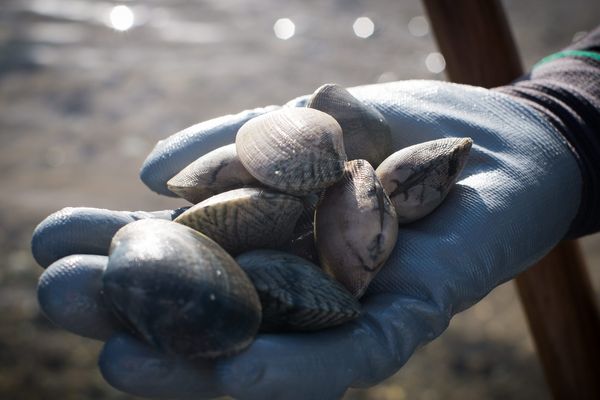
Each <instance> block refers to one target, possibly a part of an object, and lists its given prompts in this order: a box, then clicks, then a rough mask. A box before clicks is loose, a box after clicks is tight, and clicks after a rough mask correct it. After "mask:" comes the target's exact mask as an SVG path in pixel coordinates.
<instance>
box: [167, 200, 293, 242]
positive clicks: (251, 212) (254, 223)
mask: <svg viewBox="0 0 600 400" xmlns="http://www.w3.org/2000/svg"><path fill="white" fill-rule="evenodd" d="M302 209H303V206H302V201H301V200H300V199H299V198H297V197H294V196H291V195H289V194H285V193H279V192H275V191H273V190H268V189H258V188H242V189H235V190H230V191H228V192H224V193H221V194H218V195H216V196H213V197H210V198H208V199H206V200H204V201H202V202H200V203H198V204H196V205H195V206H193V207H191V208H190V209H188V210H187V211H185V212H184V213H183V214H181V215H180V216H179V217H177V218H176V219H175V222H179V223H181V224H184V225H187V226H189V227H190V228H193V229H195V230H197V231H200V232H202V233H204V234H205V235H207V236H208V237H210V238H211V239H213V240H214V241H215V242H217V243H219V245H221V246H222V247H223V248H224V249H225V250H227V251H228V252H230V253H232V254H238V253H240V252H243V251H246V250H251V249H256V248H262V247H268V248H276V247H278V246H281V245H283V244H284V243H286V242H287V241H289V240H290V239H291V237H292V231H293V229H294V226H295V224H296V221H297V220H298V217H299V216H300V213H301V212H302Z"/></svg>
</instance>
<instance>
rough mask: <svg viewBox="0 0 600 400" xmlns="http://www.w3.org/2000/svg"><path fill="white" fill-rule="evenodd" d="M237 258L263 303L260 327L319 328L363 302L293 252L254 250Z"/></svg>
mask: <svg viewBox="0 0 600 400" xmlns="http://www.w3.org/2000/svg"><path fill="white" fill-rule="evenodd" d="M236 261H237V262H238V264H239V265H240V267H242V269H243V270H244V272H246V274H247V275H248V277H249V278H250V280H251V281H252V283H253V284H254V286H255V287H256V290H257V292H258V296H259V298H260V302H261V305H262V323H261V330H266V331H279V330H317V329H324V328H329V327H333V326H336V325H339V324H342V323H344V322H346V321H349V320H352V319H354V318H356V317H358V316H359V315H360V304H359V303H358V301H357V300H356V299H355V298H354V297H352V295H351V294H350V293H349V292H348V291H347V290H346V289H345V288H344V287H343V286H342V285H341V284H340V283H339V282H337V281H335V280H334V279H333V278H331V277H330V276H328V275H327V274H325V273H324V272H323V271H322V270H321V269H320V268H319V267H317V266H316V265H314V264H313V263H311V262H309V261H307V260H305V259H303V258H300V257H297V256H294V255H292V254H288V253H284V252H280V251H273V250H255V251H251V252H248V253H244V254H242V255H240V256H238V257H237V258H236Z"/></svg>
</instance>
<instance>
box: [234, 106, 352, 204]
mask: <svg viewBox="0 0 600 400" xmlns="http://www.w3.org/2000/svg"><path fill="white" fill-rule="evenodd" d="M235 143H236V149H237V153H238V156H239V157H240V160H241V161H242V164H243V165H244V167H246V169H247V170H248V172H250V174H252V175H253V176H254V177H255V178H256V179H258V180H259V181H260V182H262V183H263V184H265V185H267V186H270V187H273V188H275V189H278V190H280V191H283V192H286V193H290V194H296V195H303V194H307V193H312V192H317V191H319V190H321V189H323V188H325V187H327V186H330V185H331V184H333V183H334V182H336V181H338V180H339V179H340V178H341V177H342V176H343V174H344V162H345V161H346V153H345V151H344V143H343V138H342V128H341V127H340V125H339V124H338V123H337V122H336V120H335V119H333V117H331V116H330V115H328V114H325V113H324V112H321V111H318V110H313V109H310V108H304V107H302V108H283V109H280V110H277V111H273V112H270V113H267V114H263V115H261V116H259V117H256V118H253V119H251V120H250V121H248V122H246V123H245V124H244V125H243V126H242V127H241V128H240V130H239V131H238V133H237V136H236V139H235Z"/></svg>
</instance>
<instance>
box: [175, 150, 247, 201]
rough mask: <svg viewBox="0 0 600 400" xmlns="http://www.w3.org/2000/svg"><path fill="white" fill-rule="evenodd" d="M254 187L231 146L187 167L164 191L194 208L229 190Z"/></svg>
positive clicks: (208, 154) (212, 152)
mask: <svg viewBox="0 0 600 400" xmlns="http://www.w3.org/2000/svg"><path fill="white" fill-rule="evenodd" d="M257 184H258V181H257V180H256V179H255V178H254V177H253V176H252V175H250V173H249V172H248V171H246V168H244V166H243V165H242V163H241V161H240V159H239V157H238V155H237V152H236V151H235V144H234V143H232V144H230V145H227V146H223V147H219V148H218V149H215V150H213V151H211V152H209V153H206V154H205V155H203V156H202V157H200V158H198V159H197V160H196V161H194V162H192V163H191V164H189V165H188V166H187V167H185V168H184V169H183V170H181V171H180V172H179V173H178V174H177V175H175V176H174V177H173V178H171V179H170V180H169V181H168V182H167V187H168V188H169V190H170V191H172V192H173V193H175V194H177V195H178V196H179V197H182V198H184V199H186V200H188V201H189V202H191V203H194V204H195V203H199V202H201V201H202V200H205V199H207V198H209V197H211V196H214V195H216V194H219V193H222V192H226V191H228V190H233V189H238V188H241V187H244V186H248V185H254V186H257Z"/></svg>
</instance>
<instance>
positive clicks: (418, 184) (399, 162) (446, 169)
mask: <svg viewBox="0 0 600 400" xmlns="http://www.w3.org/2000/svg"><path fill="white" fill-rule="evenodd" d="M472 143H473V141H472V140H471V139H470V138H445V139H438V140H432V141H429V142H425V143H420V144H416V145H414V146H410V147H406V148H404V149H402V150H400V151H397V152H395V153H394V154H392V155H391V156H389V157H388V158H387V159H386V160H385V161H384V162H383V163H381V165H380V166H379V167H378V168H377V171H376V173H377V176H378V177H379V179H380V180H381V184H382V185H383V187H384V189H385V191H386V192H387V193H388V195H389V196H390V199H391V200H392V203H393V204H394V208H395V209H396V213H397V214H398V222H400V223H409V222H412V221H415V220H417V219H419V218H422V217H424V216H425V215H427V214H429V213H430V212H432V211H433V210H434V209H435V208H436V207H437V206H439V205H440V204H441V203H442V201H443V200H444V199H445V198H446V195H447V194H448V193H449V192H450V189H452V186H453V185H454V183H455V182H456V181H457V180H458V177H459V175H460V173H461V171H462V170H463V168H464V166H465V164H466V162H467V159H468V157H469V151H470V150H471V145H472Z"/></svg>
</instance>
